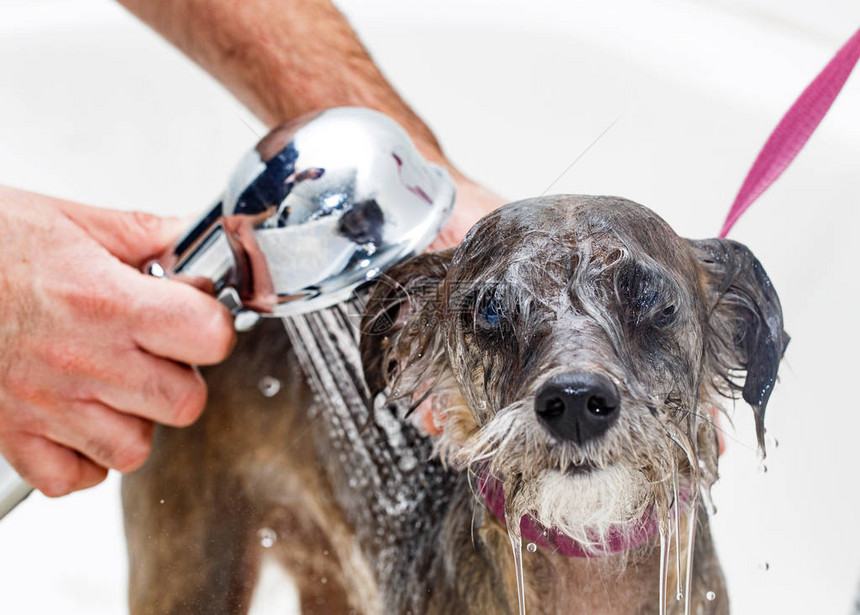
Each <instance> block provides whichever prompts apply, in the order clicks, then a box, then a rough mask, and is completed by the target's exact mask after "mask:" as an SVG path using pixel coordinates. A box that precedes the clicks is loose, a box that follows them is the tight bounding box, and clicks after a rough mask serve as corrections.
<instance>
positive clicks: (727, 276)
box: [690, 239, 789, 453]
mask: <svg viewBox="0 0 860 615" xmlns="http://www.w3.org/2000/svg"><path fill="white" fill-rule="evenodd" d="M690 244H691V245H692V247H693V250H694V252H695V254H696V256H697V258H698V260H699V264H700V266H701V267H702V269H703V271H704V274H705V275H704V287H705V294H706V309H708V311H709V318H708V326H709V327H710V331H708V333H707V335H706V340H707V349H706V351H707V353H708V356H709V357H708V358H709V360H710V361H711V362H712V368H713V372H714V373H716V376H717V378H719V379H720V380H721V381H722V382H718V383H716V384H717V387H718V389H720V390H723V391H725V389H726V387H728V388H730V389H736V388H740V387H739V386H738V385H736V384H735V383H734V381H733V376H734V375H735V374H736V373H737V372H738V371H740V370H745V371H746V379H745V380H744V383H743V389H742V390H743V398H744V400H745V401H746V402H747V403H748V404H750V406H752V408H753V412H754V413H755V426H756V436H757V438H758V444H759V447H760V449H761V451H762V453H764V451H765V448H764V412H765V408H766V406H767V402H768V398H770V394H771V391H772V390H773V386H774V383H775V382H776V376H777V371H778V369H779V362H780V360H781V359H782V356H783V353H784V352H785V348H786V346H787V345H788V341H789V337H788V334H787V333H786V332H785V331H784V330H783V318H782V307H781V306H780V303H779V297H778V296H777V294H776V291H775V290H774V288H773V284H771V281H770V278H769V277H768V276H767V273H765V270H764V268H763V267H762V266H761V263H760V262H759V261H758V259H757V258H756V257H755V256H754V255H753V253H752V252H751V251H750V249H749V248H747V247H746V246H745V245H743V244H741V243H738V242H736V241H731V240H728V239H706V240H702V241H690ZM729 394H731V392H730V391H729Z"/></svg>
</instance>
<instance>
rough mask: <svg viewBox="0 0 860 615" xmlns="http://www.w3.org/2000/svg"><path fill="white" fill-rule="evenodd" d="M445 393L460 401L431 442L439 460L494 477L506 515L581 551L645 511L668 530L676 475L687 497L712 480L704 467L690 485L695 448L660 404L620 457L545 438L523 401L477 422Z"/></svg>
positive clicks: (600, 545)
mask: <svg viewBox="0 0 860 615" xmlns="http://www.w3.org/2000/svg"><path fill="white" fill-rule="evenodd" d="M446 398H447V400H448V401H449V403H450V400H452V399H455V398H456V399H458V400H459V401H460V402H461V403H457V404H451V405H448V407H447V408H446V409H445V412H444V421H443V422H444V430H443V432H442V434H441V436H440V437H439V438H438V440H437V442H436V448H437V452H438V453H439V455H440V458H441V459H442V460H443V461H444V462H446V463H449V464H450V465H452V466H453V467H455V468H457V469H460V470H466V469H468V470H471V471H473V472H477V473H489V474H491V475H493V476H495V477H496V478H497V479H499V480H501V481H502V484H503V487H504V492H505V498H506V502H505V506H506V511H507V514H508V516H510V517H511V518H520V517H522V516H524V515H526V514H530V515H532V517H534V518H535V519H536V520H537V521H538V522H540V523H541V525H543V526H544V527H547V528H555V529H556V530H558V531H560V532H561V533H563V534H565V535H567V536H568V537H570V538H572V539H573V540H575V541H576V542H578V543H580V544H581V545H582V546H583V547H584V548H585V549H586V550H593V551H600V550H608V548H609V546H610V544H611V540H610V538H611V536H612V535H614V536H615V538H617V537H618V536H619V534H624V533H626V532H636V531H638V530H639V529H641V527H642V523H643V520H644V519H645V518H647V517H648V516H650V515H652V514H654V515H655V517H656V520H657V522H658V523H659V524H660V525H661V526H662V527H664V528H668V525H669V519H670V508H671V506H672V504H673V502H675V500H676V493H675V483H676V481H677V482H679V483H681V490H682V491H685V492H686V494H687V496H690V497H693V498H695V497H696V494H697V490H698V488H699V487H709V486H710V483H711V482H713V479H712V478H711V477H710V474H711V473H710V472H707V471H706V472H705V475H706V476H702V477H700V478H704V479H705V480H704V481H703V484H702V483H699V484H698V485H697V484H696V482H697V481H696V480H695V479H694V478H693V475H691V474H690V473H689V471H690V469H691V468H697V469H698V468H700V467H701V464H700V463H699V459H698V457H697V451H696V450H695V449H696V448H698V447H696V446H695V445H693V444H692V442H691V439H690V438H688V437H687V436H686V435H685V434H684V433H683V431H682V430H681V428H680V427H679V426H678V425H674V424H671V423H669V422H667V419H666V416H667V413H666V412H664V411H663V410H661V411H660V412H658V414H659V415H660V416H662V417H663V418H661V419H658V418H656V417H655V418H654V421H655V423H654V424H652V425H651V427H652V428H653V430H652V431H651V433H650V435H648V436H647V440H648V442H649V445H648V446H643V445H642V442H641V441H640V440H631V441H630V442H628V443H627V445H626V446H624V449H625V454H624V455H623V458H621V459H609V458H607V457H606V456H605V455H603V454H601V451H602V450H604V447H603V446H602V444H601V443H594V444H593V446H586V447H577V446H572V445H559V444H558V443H556V442H554V441H553V440H552V439H551V438H549V437H547V436H546V435H545V434H544V433H543V431H542V428H541V427H540V425H538V424H537V423H536V422H535V421H532V420H529V418H530V408H531V402H530V400H526V401H519V402H515V403H514V404H511V405H510V406H508V407H506V408H503V409H502V410H500V411H499V412H498V413H497V414H496V415H495V416H494V417H493V419H492V420H491V421H489V422H488V423H486V424H485V425H483V426H478V425H477V423H476V422H475V419H474V416H473V414H472V413H471V412H470V410H469V408H468V406H467V405H466V404H465V402H464V401H463V400H462V397H459V395H455V394H453V392H451V393H449V395H447V396H446ZM649 420H650V419H649ZM625 435H629V434H625ZM643 437H644V436H643ZM695 439H696V438H693V440H695ZM681 466H683V467H684V468H686V469H684V470H683V471H682V468H681ZM697 473H698V472H696V473H694V474H697ZM714 476H715V472H714ZM667 531H668V530H667Z"/></svg>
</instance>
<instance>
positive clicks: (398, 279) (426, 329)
mask: <svg viewBox="0 0 860 615" xmlns="http://www.w3.org/2000/svg"><path fill="white" fill-rule="evenodd" d="M453 254H454V248H451V249H448V250H443V251H440V252H428V253H425V254H420V255H418V256H415V257H413V258H410V259H409V260H407V261H404V262H403V263H401V264H399V265H397V266H395V267H393V268H391V269H390V270H389V271H388V272H387V273H386V275H384V276H382V277H381V278H380V279H379V280H378V281H377V282H376V284H375V285H374V288H373V290H372V291H371V293H370V297H369V298H368V301H367V305H366V306H365V309H364V313H363V315H362V319H361V340H360V343H359V349H360V351H361V362H362V365H363V367H364V379H365V382H366V383H367V386H368V389H369V390H370V394H371V398H373V397H376V395H377V394H378V393H379V392H380V391H382V390H384V389H385V388H386V387H387V386H388V385H390V384H391V383H392V381H393V380H394V378H395V377H396V376H397V375H398V374H399V372H400V371H401V370H402V369H403V368H404V366H405V365H404V363H405V362H407V361H415V359H416V358H427V359H429V357H430V354H431V353H430V345H431V344H432V343H433V340H434V339H436V337H437V336H436V327H437V325H438V323H439V321H440V318H441V311H442V309H443V306H442V301H441V298H440V297H439V285H440V283H441V282H442V280H443V279H444V278H445V275H446V274H447V272H448V267H449V265H450V264H451V257H452V256H453Z"/></svg>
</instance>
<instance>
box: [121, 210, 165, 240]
mask: <svg viewBox="0 0 860 615" xmlns="http://www.w3.org/2000/svg"><path fill="white" fill-rule="evenodd" d="M123 221H124V223H125V224H124V226H125V230H126V234H125V237H126V238H127V241H128V243H129V244H132V243H133V244H135V245H136V246H138V247H139V246H146V247H148V248H150V249H151V250H156V249H158V247H159V246H158V245H157V237H158V233H159V231H160V230H161V218H159V217H158V216H156V215H153V214H148V213H144V212H142V211H131V212H128V215H127V216H124V217H123Z"/></svg>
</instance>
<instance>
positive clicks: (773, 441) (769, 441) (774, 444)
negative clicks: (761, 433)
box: [765, 436, 779, 448]
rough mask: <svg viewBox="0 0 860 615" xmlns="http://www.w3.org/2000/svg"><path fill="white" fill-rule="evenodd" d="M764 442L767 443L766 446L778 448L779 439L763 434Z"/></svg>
mask: <svg viewBox="0 0 860 615" xmlns="http://www.w3.org/2000/svg"><path fill="white" fill-rule="evenodd" d="M765 442H766V443H767V446H768V448H779V440H777V439H776V438H774V437H773V436H765Z"/></svg>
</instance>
